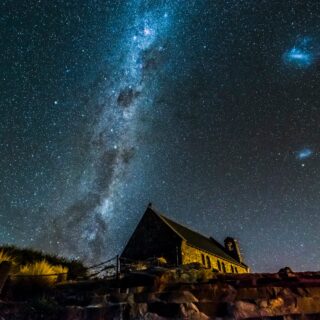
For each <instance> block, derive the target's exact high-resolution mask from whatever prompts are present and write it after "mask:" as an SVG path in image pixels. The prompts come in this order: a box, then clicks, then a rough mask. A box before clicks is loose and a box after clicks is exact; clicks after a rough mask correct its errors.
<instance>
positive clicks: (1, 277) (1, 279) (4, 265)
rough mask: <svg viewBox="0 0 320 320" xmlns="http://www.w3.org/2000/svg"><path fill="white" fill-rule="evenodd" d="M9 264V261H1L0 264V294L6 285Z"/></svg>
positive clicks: (9, 268)
mask: <svg viewBox="0 0 320 320" xmlns="http://www.w3.org/2000/svg"><path fill="white" fill-rule="evenodd" d="M11 265H12V264H11V262H10V261H3V262H1V263H0V294H1V292H2V289H3V287H4V284H5V283H6V281H7V279H8V276H9V273H10V270H11Z"/></svg>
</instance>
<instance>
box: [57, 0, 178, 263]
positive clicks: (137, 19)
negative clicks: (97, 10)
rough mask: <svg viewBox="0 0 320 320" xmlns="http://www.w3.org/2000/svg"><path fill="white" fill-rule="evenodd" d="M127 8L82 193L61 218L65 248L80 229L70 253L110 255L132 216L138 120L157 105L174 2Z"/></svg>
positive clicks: (111, 59) (59, 231) (103, 91)
mask: <svg viewBox="0 0 320 320" xmlns="http://www.w3.org/2000/svg"><path fill="white" fill-rule="evenodd" d="M123 11H124V12H123V13H122V14H123V15H124V17H125V18H124V17H123V18H122V19H125V20H126V21H127V23H128V24H127V26H126V28H125V30H124V31H123V33H121V36H120V37H119V39H118V40H117V41H116V43H115V45H114V49H113V50H112V52H111V57H108V60H109V62H110V64H111V65H112V74H111V76H110V75H109V78H108V81H106V84H103V85H102V87H101V91H100V92H99V94H98V99H99V100H101V104H102V106H103V111H102V113H101V115H100V116H99V118H100V119H99V121H98V122H97V124H96V125H95V128H94V134H93V136H92V141H91V148H90V150H88V152H90V153H91V160H90V167H89V168H88V170H86V173H87V174H86V175H85V176H84V177H83V180H84V186H83V188H81V189H80V190H79V192H80V194H81V195H82V196H80V197H79V199H78V200H76V202H74V203H73V204H72V205H71V206H70V207H69V208H68V209H66V212H65V214H64V215H63V216H62V217H59V218H58V220H57V221H56V224H57V230H55V231H54V233H57V234H58V239H59V240H60V241H59V243H61V250H63V251H64V252H66V251H67V250H68V246H69V242H68V241H67V239H66V240H65V241H61V237H63V234H68V233H69V232H71V233H72V234H74V233H75V234H76V233H77V232H78V233H79V238H78V239H77V243H76V244H75V243H74V242H72V243H71V245H70V248H69V250H68V251H67V252H68V253H69V254H71V255H76V256H82V257H83V256H85V257H86V260H87V261H88V260H96V259H103V258H105V256H106V252H105V251H104V250H106V248H108V247H109V252H108V254H109V255H110V254H115V253H116V251H114V249H116V248H118V247H119V246H117V245H116V243H117V242H118V243H119V242H120V240H122V239H119V238H120V237H121V236H120V235H119V234H118V230H119V224H120V222H119V220H121V219H126V218H127V217H126V216H125V215H124V214H121V213H120V212H124V211H125V207H124V206H122V205H121V203H122V202H123V199H124V198H125V197H126V193H128V192H130V187H131V186H129V185H128V172H129V171H132V170H133V168H132V167H134V163H133V162H134V161H133V159H134V158H136V157H137V155H136V154H137V153H139V141H137V132H138V130H141V128H138V125H139V123H138V121H139V118H140V117H141V114H142V112H143V109H152V108H154V107H155V106H154V97H155V95H156V93H157V74H156V73H157V72H159V68H161V67H162V66H161V64H163V61H162V60H163V56H164V55H165V50H166V48H165V43H166V38H167V36H168V32H170V27H171V21H170V20H171V19H172V18H173V14H174V13H173V9H172V5H171V7H168V5H166V4H165V3H162V4H161V5H159V6H155V7H153V8H151V9H149V8H148V6H145V5H143V4H142V3H141V2H140V3H139V1H136V2H133V3H131V4H130V5H129V6H127V7H125V8H124V9H123ZM141 178H142V177H139V179H141ZM66 221H67V223H66ZM113 242H116V243H115V244H112V243H113ZM110 244H112V246H110Z"/></svg>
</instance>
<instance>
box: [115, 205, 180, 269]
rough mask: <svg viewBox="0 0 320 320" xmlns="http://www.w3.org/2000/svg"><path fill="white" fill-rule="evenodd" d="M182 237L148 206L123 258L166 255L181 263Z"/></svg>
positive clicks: (135, 258)
mask: <svg viewBox="0 0 320 320" xmlns="http://www.w3.org/2000/svg"><path fill="white" fill-rule="evenodd" d="M180 247H181V238H180V237H179V236H178V235H177V234H176V233H175V232H174V231H173V230H172V229H171V228H170V227H169V226H168V225H167V224H166V223H165V222H164V221H162V219H160V218H159V216H158V215H157V214H155V213H154V211H153V210H152V209H151V208H150V207H148V208H147V210H146V212H145V213H144V215H143V217H142V218H141V220H140V222H139V223H138V226H137V227H136V230H135V231H134V233H133V235H132V236H131V238H130V240H129V242H128V244H127V245H126V247H125V248H124V250H123V252H122V254H121V258H122V259H129V260H134V261H141V260H146V259H148V258H153V257H164V258H165V259H166V260H167V262H168V263H169V264H177V262H178V263H179V259H180V260H181V257H180Z"/></svg>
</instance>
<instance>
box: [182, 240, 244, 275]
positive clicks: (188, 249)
mask: <svg viewBox="0 0 320 320" xmlns="http://www.w3.org/2000/svg"><path fill="white" fill-rule="evenodd" d="M202 254H203V255H204V258H205V264H204V265H205V266H206V267H208V264H207V257H209V259H210V263H211V268H214V269H216V270H219V267H218V261H220V266H221V270H222V263H224V265H225V268H226V272H227V273H236V271H235V270H236V269H235V268H237V271H238V272H237V273H247V270H246V269H245V268H243V267H241V266H240V265H237V264H232V263H231V262H229V261H228V260H225V259H222V258H220V257H218V256H215V255H213V254H211V253H208V252H205V251H201V250H199V249H197V248H194V247H192V246H190V245H188V244H187V243H186V242H185V241H183V242H182V245H181V255H182V264H188V263H193V262H198V263H201V264H203V260H202ZM231 266H233V268H234V269H233V270H234V272H232V269H231ZM221 272H223V270H222V271H221Z"/></svg>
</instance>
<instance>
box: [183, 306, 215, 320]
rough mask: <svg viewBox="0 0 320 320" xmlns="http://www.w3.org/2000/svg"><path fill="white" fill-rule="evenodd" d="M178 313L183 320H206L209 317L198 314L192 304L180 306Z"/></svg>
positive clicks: (197, 310)
mask: <svg viewBox="0 0 320 320" xmlns="http://www.w3.org/2000/svg"><path fill="white" fill-rule="evenodd" d="M180 312H181V316H182V317H183V319H190V320H208V319H209V317H208V316H207V315H205V314H204V313H202V312H200V311H199V309H198V308H197V306H196V305H194V304H193V303H183V304H181V305H180Z"/></svg>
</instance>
